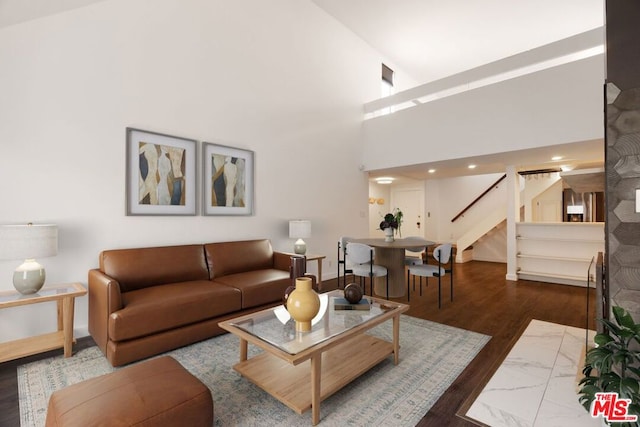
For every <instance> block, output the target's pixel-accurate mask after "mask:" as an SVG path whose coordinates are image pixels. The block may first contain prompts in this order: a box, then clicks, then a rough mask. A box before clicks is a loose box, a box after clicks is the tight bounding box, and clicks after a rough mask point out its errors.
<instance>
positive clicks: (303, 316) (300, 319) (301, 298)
mask: <svg viewBox="0 0 640 427" xmlns="http://www.w3.org/2000/svg"><path fill="white" fill-rule="evenodd" d="M312 283H313V282H312V280H311V278H310V277H299V278H297V279H296V289H295V290H294V291H293V292H291V295H289V298H288V299H287V310H288V311H289V314H290V315H291V317H293V320H295V321H296V331H300V332H308V331H310V330H311V320H312V319H313V318H314V317H316V314H318V311H319V310H320V298H319V297H318V294H317V293H316V292H315V291H314V290H313V288H312V287H311V285H312Z"/></svg>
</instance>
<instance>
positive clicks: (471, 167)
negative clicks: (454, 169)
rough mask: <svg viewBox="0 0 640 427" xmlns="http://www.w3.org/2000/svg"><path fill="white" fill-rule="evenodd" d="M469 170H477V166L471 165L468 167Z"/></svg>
mask: <svg viewBox="0 0 640 427" xmlns="http://www.w3.org/2000/svg"><path fill="white" fill-rule="evenodd" d="M468 168H469V169H475V168H476V165H469V166H468Z"/></svg>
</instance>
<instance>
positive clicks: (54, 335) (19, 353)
mask: <svg viewBox="0 0 640 427" xmlns="http://www.w3.org/2000/svg"><path fill="white" fill-rule="evenodd" d="M86 293H87V290H86V289H85V288H84V286H82V285H81V284H80V283H67V284H64V285H54V286H50V287H44V288H42V289H41V290H40V292H38V293H35V294H32V295H22V294H20V293H19V292H17V291H1V292H0V309H4V308H10V307H18V306H21V305H30V304H38V303H41V302H47V301H56V303H57V304H58V330H57V331H56V332H51V333H48V334H43V335H38V336H34V337H29V338H23V339H19V340H14V341H8V342H3V343H0V363H1V362H6V361H7V360H13V359H18V358H20V357H25V356H30V355H32V354H37V353H43V352H45V351H49V350H55V349H58V348H64V357H70V356H71V355H72V350H73V348H72V347H73V314H74V313H73V311H74V303H75V298H76V297H79V296H82V295H85V294H86Z"/></svg>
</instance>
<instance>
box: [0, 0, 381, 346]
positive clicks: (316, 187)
mask: <svg viewBox="0 0 640 427" xmlns="http://www.w3.org/2000/svg"><path fill="white" fill-rule="evenodd" d="M382 60H383V59H382V58H381V57H380V56H379V55H378V54H376V53H375V52H373V51H372V49H371V48H370V47H369V46H368V45H366V44H365V43H364V42H362V41H361V40H360V39H358V38H357V37H356V36H354V35H353V34H352V33H350V32H348V31H347V30H346V29H345V28H344V27H343V26H342V25H340V24H338V23H337V22H336V21H335V20H334V19H333V18H331V17H329V16H328V15H326V14H325V13H324V12H323V11H321V10H320V9H319V8H317V7H316V6H315V5H314V4H312V3H311V2H308V1H300V0H273V1H269V2H263V1H259V0H238V1H233V2H229V1H207V0H188V1H185V0H135V1H131V0H109V1H104V2H100V3H97V4H95V5H92V6H88V7H85V8H81V9H76V10H73V11H69V12H65V13H61V14H58V15H54V16H51V17H48V18H43V19H38V20H34V21H30V22H26V23H23V24H18V25H14V26H10V27H7V28H4V29H2V30H0V63H2V67H0V93H1V94H2V96H0V144H2V155H1V156H0V171H1V172H0V174H1V180H0V181H1V182H2V183H1V184H0V186H1V191H0V193H1V194H2V202H0V223H2V224H10V223H26V222H28V221H32V222H34V223H56V224H58V225H59V234H60V241H59V254H58V256H56V257H55V258H48V259H43V260H41V262H42V263H43V264H44V265H45V267H46V268H47V274H48V283H49V284H54V283H63V282H75V281H79V282H82V283H84V284H85V285H86V280H87V271H88V270H89V269H91V268H94V267H96V266H97V261H98V254H99V252H100V251H101V250H103V249H110V248H121V247H140V246H153V245H170V244H181V243H195V242H211V241H226V240H238V239H252V238H269V239H271V240H272V243H273V245H274V247H275V249H277V250H291V249H292V245H293V241H291V240H290V239H288V237H287V220H288V219H291V218H308V219H310V220H311V221H312V237H310V238H309V239H307V243H308V246H309V250H310V252H313V253H322V254H326V255H327V257H328V258H327V260H326V263H325V269H324V270H325V272H326V275H327V276H331V275H332V274H334V275H335V257H336V250H335V244H336V241H337V239H338V237H339V236H340V235H345V234H348V235H366V233H367V231H368V226H369V224H368V222H367V197H368V184H367V179H366V176H365V174H364V173H362V172H361V171H360V170H359V169H358V166H359V165H360V164H361V162H362V159H361V157H360V156H361V150H362V145H361V142H362V138H361V121H362V105H363V103H364V102H365V101H368V100H371V99H374V98H376V97H377V96H378V94H379V90H380V62H381V61H382ZM128 126H131V127H137V128H141V129H146V130H151V131H156V132H162V133H167V134H171V135H176V136H182V137H187V138H193V139H197V140H201V141H208V142H220V143H223V144H226V145H232V146H235V147H240V148H245V149H250V150H253V151H255V162H256V167H255V182H256V185H255V187H256V199H255V214H254V215H253V216H248V217H204V216H195V217H127V216H125V197H124V191H125V128H126V127H128ZM19 263H20V262H19V261H0V277H1V278H3V280H2V281H0V290H3V289H12V284H11V279H10V278H11V275H12V271H13V269H14V268H15V267H16V266H17V265H18V264H19ZM309 267H310V270H311V271H313V270H314V269H315V267H314V266H313V265H312V263H311V264H310V265H309ZM86 301H87V299H86V297H85V298H81V299H79V300H78V302H77V307H76V329H78V330H80V331H81V332H82V331H83V330H85V329H86V325H87V302H86ZM0 316H1V317H0V319H1V321H0V341H6V340H9V339H13V338H17V337H21V336H26V335H28V334H32V333H35V332H42V331H44V330H49V328H50V325H51V324H52V322H53V319H54V318H55V317H54V316H55V307H54V305H53V304H51V305H42V306H34V307H27V308H12V309H8V310H3V311H2V312H0Z"/></svg>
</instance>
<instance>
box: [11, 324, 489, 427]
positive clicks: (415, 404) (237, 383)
mask: <svg viewBox="0 0 640 427" xmlns="http://www.w3.org/2000/svg"><path fill="white" fill-rule="evenodd" d="M368 333H370V334H371V335H375V336H378V337H381V338H385V339H387V340H389V341H391V336H392V323H391V322H386V323H384V324H382V325H379V326H377V327H375V328H374V329H372V330H370V331H369V332H368ZM489 339H490V337H489V336H486V335H482V334H478V333H475V332H471V331H467V330H464V329H459V328H454V327H450V326H445V325H441V324H438V323H434V322H430V321H427V320H422V319H417V318H415V317H410V316H405V315H403V316H402V320H401V322H400V346H401V348H400V364H398V365H397V366H396V365H394V364H393V360H392V359H393V358H392V357H388V358H387V359H386V360H384V361H383V362H381V363H380V364H379V365H377V366H375V367H374V368H373V369H371V370H370V371H368V372H367V373H365V374H364V375H362V376H361V377H359V378H357V379H356V380H354V381H353V382H352V383H351V384H349V385H347V386H346V387H344V388H343V389H342V390H340V391H338V392H337V393H335V394H334V395H332V396H331V397H329V398H328V399H327V400H325V401H323V402H322V404H321V405H320V419H321V423H322V425H324V426H356V425H358V426H359V425H366V426H378V425H379V426H388V425H394V426H415V425H416V423H418V421H420V419H422V417H423V416H424V415H425V414H426V413H427V412H428V411H429V408H431V406H432V405H433V404H434V403H435V402H436V401H437V400H438V398H439V397H440V396H441V395H442V394H443V393H444V391H445V390H446V389H447V388H448V387H449V386H450V385H451V383H453V381H454V380H455V379H456V378H457V377H458V375H459V374H460V373H461V372H462V371H463V370H464V368H465V367H466V366H467V365H468V364H469V362H471V360H473V358H474V357H475V356H476V354H478V352H479V351H480V350H481V349H482V347H483V346H484V345H485V344H486V343H487V342H488V341H489ZM238 342H239V341H238V338H237V337H235V336H233V335H231V334H226V335H222V336H219V337H216V338H212V339H209V340H207V341H203V342H200V343H197V344H194V345H191V346H188V347H183V348H180V349H178V350H174V351H171V352H169V353H166V354H168V355H171V356H173V357H174V358H175V359H176V360H178V361H179V362H180V363H181V364H182V365H183V366H184V367H185V368H186V369H188V370H189V371H190V372H191V373H192V374H194V375H195V376H196V377H198V378H199V379H200V380H201V381H202V382H203V383H205V384H206V385H207V386H208V387H209V389H210V390H211V393H212V396H213V401H214V412H215V422H214V424H215V425H216V426H257V425H259V426H276V425H277V426H298V425H300V426H308V425H310V423H311V414H310V412H305V413H304V414H302V415H298V414H297V413H295V412H293V411H292V410H291V409H289V408H288V407H286V406H285V405H284V404H282V403H280V402H279V401H278V400H276V399H275V398H273V397H271V396H270V395H269V394H267V393H266V392H264V391H263V390H262V389H260V388H259V387H257V386H255V385H253V384H252V383H251V382H249V381H248V380H246V379H244V378H242V377H241V376H240V375H239V374H238V373H236V372H235V371H234V370H233V368H232V366H233V364H235V363H237V361H238V359H239V344H238ZM259 351H260V350H259V349H257V348H255V347H253V346H251V345H250V346H249V355H250V356H251V355H253V354H257V353H258V352H259ZM113 370H114V368H112V367H111V365H109V363H108V362H107V360H106V359H105V358H104V356H103V355H102V353H101V352H100V350H99V349H98V348H97V347H90V348H87V349H84V350H81V351H79V352H78V353H77V354H75V355H74V356H73V357H71V358H67V359H65V358H63V357H62V356H60V357H53V358H50V359H45V360H41V361H38V362H33V363H30V364H26V365H22V366H20V367H18V391H19V401H20V419H21V425H22V426H23V427H30V426H37V427H40V426H43V425H44V421H45V418H46V411H47V403H48V401H49V396H50V395H51V393H53V392H54V391H55V390H59V389H61V388H64V387H65V386H67V385H71V384H74V383H77V382H80V381H83V380H86V379H89V378H93V377H96V376H98V375H103V374H106V373H108V372H112V371H113Z"/></svg>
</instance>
